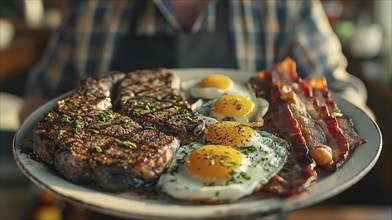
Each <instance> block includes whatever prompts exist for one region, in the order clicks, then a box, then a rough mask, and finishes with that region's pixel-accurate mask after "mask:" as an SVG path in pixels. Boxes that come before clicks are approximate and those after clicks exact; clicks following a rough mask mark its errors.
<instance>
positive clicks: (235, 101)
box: [193, 94, 269, 126]
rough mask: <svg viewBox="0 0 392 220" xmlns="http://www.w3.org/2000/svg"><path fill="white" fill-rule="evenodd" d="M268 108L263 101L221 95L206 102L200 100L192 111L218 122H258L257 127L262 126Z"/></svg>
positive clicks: (252, 97)
mask: <svg viewBox="0 0 392 220" xmlns="http://www.w3.org/2000/svg"><path fill="white" fill-rule="evenodd" d="M268 107H269V103H268V102H267V101H266V100H265V99H262V98H256V97H254V96H250V97H249V96H244V95H239V94H228V95H223V96H220V97H219V98H217V99H213V100H210V101H207V102H204V101H202V100H200V101H198V102H196V103H195V104H194V105H193V109H194V111H195V112H196V113H198V114H200V115H202V116H207V117H211V118H215V119H217V120H219V121H223V120H228V121H237V122H241V123H256V124H257V123H258V122H259V125H258V126H261V125H263V116H264V115H265V114H266V113H267V111H268ZM256 126H257V125H256Z"/></svg>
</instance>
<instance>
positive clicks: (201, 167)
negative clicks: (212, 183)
mask: <svg viewBox="0 0 392 220" xmlns="http://www.w3.org/2000/svg"><path fill="white" fill-rule="evenodd" d="M241 160H242V154H241V153H240V152H239V151H237V150H236V149H234V148H232V147H229V146H224V145H204V146H202V147H199V148H197V149H195V150H194V151H192V153H190V154H189V156H188V158H187V159H186V162H185V167H186V169H187V170H188V171H189V172H190V173H192V174H193V175H195V176H198V177H200V178H202V179H205V180H223V179H226V178H228V177H229V176H230V173H231V172H232V171H233V170H235V169H236V168H237V167H238V166H240V164H241Z"/></svg>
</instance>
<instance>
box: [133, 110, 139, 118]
mask: <svg viewBox="0 0 392 220" xmlns="http://www.w3.org/2000/svg"><path fill="white" fill-rule="evenodd" d="M132 116H136V117H138V116H140V112H137V111H132Z"/></svg>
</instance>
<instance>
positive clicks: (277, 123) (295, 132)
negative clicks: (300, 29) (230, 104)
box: [250, 72, 317, 196]
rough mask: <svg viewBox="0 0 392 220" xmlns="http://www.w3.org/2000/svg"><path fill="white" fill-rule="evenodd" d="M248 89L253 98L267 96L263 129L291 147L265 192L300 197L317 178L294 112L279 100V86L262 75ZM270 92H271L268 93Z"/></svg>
mask: <svg viewBox="0 0 392 220" xmlns="http://www.w3.org/2000/svg"><path fill="white" fill-rule="evenodd" d="M250 85H251V87H252V89H253V90H254V91H255V94H259V95H260V94H267V95H268V100H269V102H270V108H269V111H268V112H267V114H266V115H265V124H264V126H263V128H264V129H265V130H266V131H269V132H271V133H275V134H278V135H280V136H281V137H283V138H284V139H286V140H287V141H289V142H290V143H291V146H292V149H290V150H291V153H290V154H289V156H288V161H287V163H286V165H285V166H284V167H283V169H282V170H281V171H280V172H279V173H278V174H277V175H276V176H274V177H273V178H271V180H270V181H269V182H268V184H266V185H265V186H264V190H266V191H267V192H271V193H277V194H279V195H283V196H289V195H292V194H296V193H300V192H302V191H303V190H305V189H307V188H308V187H309V186H310V185H311V184H312V183H313V182H315V180H316V178H317V173H316V172H315V170H314V166H315V164H314V161H313V160H312V159H311V158H310V157H309V150H308V147H307V145H306V141H305V139H304V136H303V134H302V130H301V128H300V124H299V123H298V120H297V119H296V118H295V117H294V114H295V113H294V112H293V111H292V110H293V109H292V108H291V107H290V105H289V104H288V103H287V102H286V100H284V99H282V97H281V93H282V88H281V85H279V84H276V83H273V84H272V82H271V78H269V77H268V75H266V74H265V72H261V73H260V74H259V77H255V78H253V79H251V81H250ZM269 88H271V89H269Z"/></svg>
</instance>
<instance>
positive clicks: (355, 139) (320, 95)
mask: <svg viewBox="0 0 392 220" xmlns="http://www.w3.org/2000/svg"><path fill="white" fill-rule="evenodd" d="M305 81H306V82H307V83H308V84H309V85H311V86H312V87H313V93H314V96H315V97H316V99H317V100H318V101H319V102H320V105H323V106H325V108H327V110H328V112H329V113H330V115H331V117H333V118H335V119H336V122H337V126H338V127H339V131H340V132H341V133H342V135H343V136H344V138H345V140H346V141H347V145H348V148H349V150H353V149H354V148H356V147H357V146H359V145H361V144H364V143H366V139H365V138H363V137H361V136H359V135H358V133H357V132H356V131H355V129H354V124H353V122H352V120H351V119H349V118H347V117H345V116H344V115H343V114H342V113H341V111H340V110H339V108H338V105H337V104H336V102H334V101H333V100H332V98H331V94H330V92H329V91H328V87H327V82H326V80H325V78H323V77H322V78H307V79H305Z"/></svg>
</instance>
